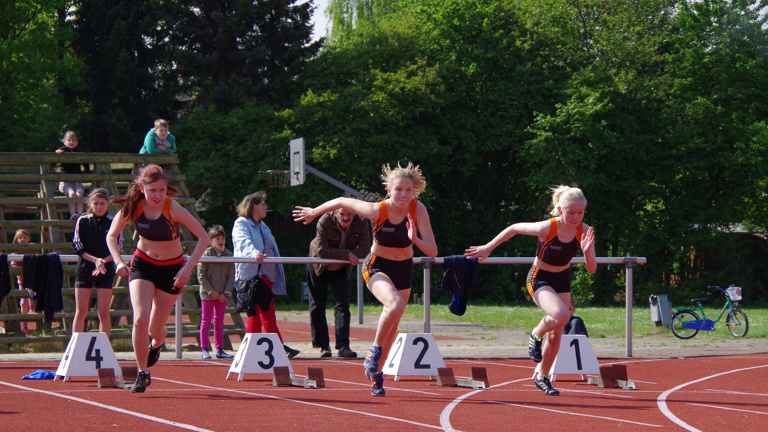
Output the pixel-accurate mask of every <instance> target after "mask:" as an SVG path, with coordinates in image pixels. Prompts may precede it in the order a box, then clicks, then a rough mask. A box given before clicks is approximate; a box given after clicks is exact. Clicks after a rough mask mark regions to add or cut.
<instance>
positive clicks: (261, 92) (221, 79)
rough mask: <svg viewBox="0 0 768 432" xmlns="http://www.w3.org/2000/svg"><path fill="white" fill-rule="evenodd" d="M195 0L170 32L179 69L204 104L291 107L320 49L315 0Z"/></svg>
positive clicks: (182, 13) (201, 103) (224, 107)
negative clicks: (254, 103)
mask: <svg viewBox="0 0 768 432" xmlns="http://www.w3.org/2000/svg"><path fill="white" fill-rule="evenodd" d="M295 3H296V0H259V1H255V0H224V1H218V2H210V1H193V2H190V4H189V6H188V7H187V8H185V9H184V10H182V11H180V16H179V19H178V23H177V24H176V26H175V31H174V33H173V34H172V36H171V41H172V42H173V45H174V47H175V50H176V51H177V60H178V73H179V74H180V76H181V77H182V78H183V79H184V81H185V83H186V84H187V85H188V86H189V87H191V88H192V90H191V91H192V93H193V94H195V95H196V97H197V103H198V104H200V105H211V104H212V105H215V106H217V107H218V108H219V109H222V110H229V109H232V108H234V107H236V106H239V105H240V104H241V103H242V102H243V101H248V100H252V99H255V100H259V101H262V102H266V103H269V104H273V105H275V106H289V105H290V101H291V98H292V97H293V96H294V93H295V91H296V89H295V88H294V83H295V79H296V78H297V76H299V75H300V74H301V73H302V71H303V69H304V64H305V62H306V61H307V60H308V59H309V58H310V57H311V56H313V55H314V54H315V53H316V52H317V51H318V50H319V48H320V44H321V42H320V41H318V42H314V43H310V42H311V36H312V27H311V24H310V18H311V14H312V11H313V8H312V2H311V1H310V2H306V3H302V4H300V5H296V4H295Z"/></svg>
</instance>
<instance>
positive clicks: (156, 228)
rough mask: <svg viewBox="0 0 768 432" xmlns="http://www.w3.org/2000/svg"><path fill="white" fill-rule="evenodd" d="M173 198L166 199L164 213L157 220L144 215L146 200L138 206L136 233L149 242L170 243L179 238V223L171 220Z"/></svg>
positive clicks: (141, 201)
mask: <svg viewBox="0 0 768 432" xmlns="http://www.w3.org/2000/svg"><path fill="white" fill-rule="evenodd" d="M171 202H173V199H172V198H171V197H166V198H165V204H163V212H162V214H160V217H158V218H157V219H148V218H147V217H146V216H145V215H144V200H140V201H139V203H138V205H137V206H136V215H137V216H136V219H135V220H136V232H137V233H139V235H140V236H142V237H144V238H145V239H147V240H152V241H170V240H177V239H178V238H179V223H178V222H177V221H174V220H173V219H172V218H171Z"/></svg>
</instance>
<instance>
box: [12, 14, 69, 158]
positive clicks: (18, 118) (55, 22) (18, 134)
mask: <svg viewBox="0 0 768 432" xmlns="http://www.w3.org/2000/svg"><path fill="white" fill-rule="evenodd" d="M68 4H69V2H67V1H63V0H44V1H37V2H3V3H2V4H0V58H1V59H3V60H2V61H0V77H1V78H0V149H2V151H51V150H53V149H55V148H57V147H58V143H57V140H59V139H61V137H62V133H63V132H64V131H65V130H66V129H71V128H73V127H74V124H75V122H76V120H77V118H78V110H77V109H76V106H73V105H72V101H71V100H70V99H69V98H68V97H67V95H68V94H69V93H71V92H72V91H75V90H78V89H81V88H82V82H80V81H79V80H78V79H77V73H78V71H79V70H80V68H81V67H82V64H81V62H79V61H78V60H77V59H75V58H74V57H73V56H72V55H71V54H70V53H69V51H68V47H69V46H70V44H71V41H72V39H73V38H74V34H73V33H72V32H70V31H68V29H67V28H66V26H64V25H62V24H63V21H64V17H65V12H64V10H65V9H66V7H67V5H68Z"/></svg>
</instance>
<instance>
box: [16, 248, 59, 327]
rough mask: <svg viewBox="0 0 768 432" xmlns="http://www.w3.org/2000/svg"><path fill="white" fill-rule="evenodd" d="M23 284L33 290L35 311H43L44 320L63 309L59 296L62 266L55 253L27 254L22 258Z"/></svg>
mask: <svg viewBox="0 0 768 432" xmlns="http://www.w3.org/2000/svg"><path fill="white" fill-rule="evenodd" d="M22 262H23V265H22V267H23V269H24V270H23V272H24V285H26V287H27V288H32V291H34V292H35V312H44V313H45V320H46V321H51V320H52V319H53V314H54V313H56V312H59V311H61V310H63V309H64V300H63V299H62V298H61V289H62V287H63V278H64V268H63V267H62V265H61V259H59V255H58V254H57V253H47V254H27V255H24V259H23V261H22Z"/></svg>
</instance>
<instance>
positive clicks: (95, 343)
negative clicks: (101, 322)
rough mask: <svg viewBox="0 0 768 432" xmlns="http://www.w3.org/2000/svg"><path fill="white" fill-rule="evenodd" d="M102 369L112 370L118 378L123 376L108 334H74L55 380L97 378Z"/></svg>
mask: <svg viewBox="0 0 768 432" xmlns="http://www.w3.org/2000/svg"><path fill="white" fill-rule="evenodd" d="M102 368H103V369H106V368H112V369H114V370H115V375H116V376H121V370H120V365H119V364H118V363H117V357H116V356H115V352H114V351H113V350H112V344H110V343H109V338H107V335H106V333H72V338H71V339H70V340H69V344H67V349H66V350H64V357H63V358H62V359H61V362H59V368H58V369H57V370H56V376H55V377H54V380H56V379H58V378H59V377H63V378H64V381H68V380H69V378H71V377H97V376H98V375H99V373H98V371H97V369H102Z"/></svg>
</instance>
